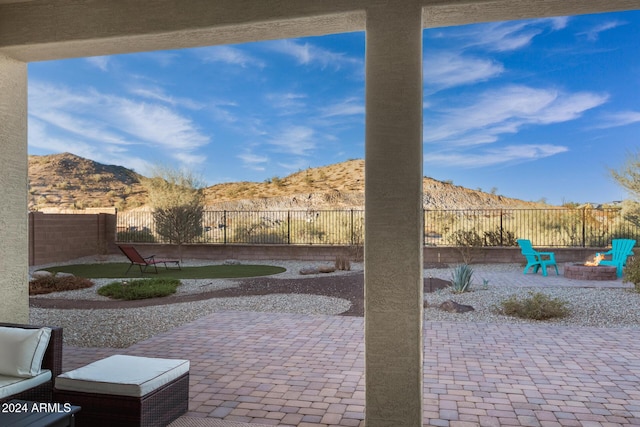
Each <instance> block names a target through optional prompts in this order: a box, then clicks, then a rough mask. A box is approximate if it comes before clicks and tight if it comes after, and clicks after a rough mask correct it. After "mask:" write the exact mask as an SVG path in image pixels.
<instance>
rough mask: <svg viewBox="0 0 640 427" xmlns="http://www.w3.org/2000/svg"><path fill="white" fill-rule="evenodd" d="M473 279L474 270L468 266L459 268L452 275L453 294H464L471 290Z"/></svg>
mask: <svg viewBox="0 0 640 427" xmlns="http://www.w3.org/2000/svg"><path fill="white" fill-rule="evenodd" d="M472 277H473V269H472V268H471V267H469V266H468V265H467V264H461V265H459V266H457V267H456V268H455V269H454V270H453V273H451V287H452V288H453V292H455V293H462V292H467V291H468V290H469V286H471V279H472Z"/></svg>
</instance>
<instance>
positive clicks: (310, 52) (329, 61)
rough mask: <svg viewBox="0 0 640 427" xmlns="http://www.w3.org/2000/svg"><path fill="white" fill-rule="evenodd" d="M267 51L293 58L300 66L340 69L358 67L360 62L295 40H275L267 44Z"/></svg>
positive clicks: (342, 54)
mask: <svg viewBox="0 0 640 427" xmlns="http://www.w3.org/2000/svg"><path fill="white" fill-rule="evenodd" d="M267 46H268V49H270V50H272V51H275V52H278V53H282V54H284V55H288V56H291V57H293V58H294V59H295V60H296V61H297V62H298V64H300V65H312V64H319V65H320V66H321V67H322V68H326V67H330V66H331V67H334V68H335V69H340V68H341V67H342V66H345V65H358V64H361V62H362V61H361V60H359V59H356V58H351V57H349V56H347V55H346V54H344V53H338V52H333V51H330V50H327V49H324V48H321V47H318V46H315V45H313V44H311V43H308V42H307V43H300V42H298V41H296V40H277V41H273V42H269V43H268V44H267Z"/></svg>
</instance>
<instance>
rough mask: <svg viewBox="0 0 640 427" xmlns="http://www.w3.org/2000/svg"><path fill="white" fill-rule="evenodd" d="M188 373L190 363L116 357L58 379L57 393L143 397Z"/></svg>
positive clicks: (173, 360) (178, 360)
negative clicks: (70, 392) (72, 392)
mask: <svg viewBox="0 0 640 427" xmlns="http://www.w3.org/2000/svg"><path fill="white" fill-rule="evenodd" d="M187 372H189V361H188V360H181V359H157V358H151V357H137V356H124V355H115V356H111V357H107V358H106V359H102V360H98V361H97V362H93V363H90V364H88V365H86V366H83V367H81V368H78V369H74V370H73V371H69V372H66V373H64V374H62V375H59V376H58V377H57V378H56V385H55V388H56V389H58V390H68V391H79V392H86V393H100V394H112V395H118V396H134V397H142V396H144V395H146V394H148V393H150V392H152V391H154V390H157V389H158V388H160V387H162V386H163V385H165V384H167V383H169V382H171V381H173V380H175V379H176V378H178V377H180V376H182V375H183V374H185V373H187Z"/></svg>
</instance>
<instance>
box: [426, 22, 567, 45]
mask: <svg viewBox="0 0 640 427" xmlns="http://www.w3.org/2000/svg"><path fill="white" fill-rule="evenodd" d="M568 21H569V18H567V17H556V18H549V19H534V20H526V21H507V22H492V23H488V24H476V25H471V26H469V27H453V28H451V29H447V30H443V31H442V32H440V33H439V34H437V35H436V36H437V37H447V38H452V39H460V40H462V41H463V42H462V44H461V45H460V46H461V47H462V48H463V49H464V48H468V47H472V46H476V47H483V48H485V49H488V50H491V51H497V52H507V51H513V50H517V49H522V48H524V47H526V46H528V45H529V44H531V41H532V40H533V39H534V38H535V37H536V36H537V35H539V34H542V33H543V32H544V31H546V30H547V29H550V30H552V31H559V30H562V29H564V28H565V27H566V26H567V23H568Z"/></svg>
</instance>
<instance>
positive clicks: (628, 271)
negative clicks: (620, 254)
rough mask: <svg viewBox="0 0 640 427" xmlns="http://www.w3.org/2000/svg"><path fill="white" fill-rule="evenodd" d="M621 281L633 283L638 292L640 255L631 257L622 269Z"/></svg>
mask: <svg viewBox="0 0 640 427" xmlns="http://www.w3.org/2000/svg"><path fill="white" fill-rule="evenodd" d="M622 282H623V283H633V287H634V288H635V290H636V292H640V257H637V258H636V257H632V258H631V259H630V260H629V261H627V265H626V266H625V267H624V270H623V271H622Z"/></svg>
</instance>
